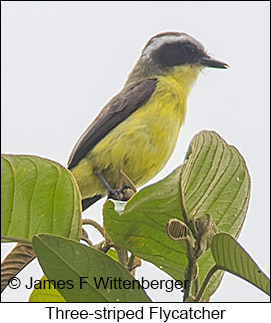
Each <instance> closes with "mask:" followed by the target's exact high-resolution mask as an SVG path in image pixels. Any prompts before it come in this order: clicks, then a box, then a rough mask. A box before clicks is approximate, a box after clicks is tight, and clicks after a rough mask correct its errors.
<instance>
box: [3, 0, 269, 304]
mask: <svg viewBox="0 0 271 323" xmlns="http://www.w3.org/2000/svg"><path fill="white" fill-rule="evenodd" d="M269 20H270V17H269V2H267V1H265V2H260V1H257V2H256V1H249V2H246V1H244V2H238V1H234V2H228V1H226V2H216V1H214V2H213V1H212V2H208V1H206V2H204V1H203V2H197V1H194V2H186V1H175V2H171V1H160V2H148V1H144V2H125V1H124V2H114V1H111V2H102V1H99V2H95V1H91V2H81V1H76V2H73V1H69V2H66V1H63V2H58V1H54V2H50V1H48V2H39V1H35V2H25V1H21V2H19V3H18V2H2V82H1V84H2V152H4V153H12V154H34V155H38V156H42V157H46V158H50V159H52V160H55V161H57V162H60V163H61V164H63V165H65V166H66V164H67V160H68V157H69V154H70V152H71V150H72V148H73V145H74V144H75V142H76V141H77V139H78V138H79V136H80V135H81V134H82V132H83V131H84V130H85V128H86V127H87V126H88V124H89V123H90V122H91V121H92V120H93V119H94V117H95V116H96V114H97V113H98V112H99V110H100V109H101V108H102V107H103V106H104V104H105V103H106V102H107V101H108V100H109V99H110V98H111V97H112V96H113V95H115V94H116V93H117V92H118V91H119V90H120V89H121V88H122V86H123V84H124V82H125V80H126V77H127V75H128V73H129V72H130V70H131V69H132V67H133V65H134V64H135V62H136V60H137V59H138V57H139V55H140V51H141V50H142V48H143V47H144V45H145V43H146V42H147V40H148V39H149V38H150V37H151V36H153V35H155V34H157V33H159V32H163V31H184V32H187V33H189V34H190V35H192V36H194V37H195V38H197V39H198V40H200V41H201V42H202V43H203V44H204V45H205V46H206V48H207V49H208V51H209V52H210V53H211V54H212V55H214V56H215V57H217V58H219V59H221V60H223V61H225V62H227V63H228V64H229V65H230V68H229V69H228V70H215V69H206V70H205V71H204V72H203V73H202V74H201V75H200V77H199V79H198V81H197V84H196V86H195V87H194V88H193V90H192V93H191V95H190V97H189V100H188V109H187V116H186V122H185V125H184V126H183V128H182V130H181V133H180V136H179V140H178V142H177V146H176V149H175V151H174V153H173V155H172V157H171V159H170V161H169V162H168V164H167V165H166V167H165V168H164V169H163V171H161V172H160V173H159V174H158V175H157V176H156V177H155V178H154V179H153V180H152V181H151V182H150V183H153V182H156V181H158V180H160V179H162V178H164V177H165V176H166V175H168V174H169V173H170V172H171V171H172V170H173V169H174V168H176V167H177V166H179V165H180V164H181V163H182V161H183V159H184V156H185V153H186V150H187V147H188V145H189V142H190V141H191V139H192V138H193V136H194V135H195V134H196V133H198V132H199V131H200V130H203V129H207V130H215V131H216V132H218V133H219V134H220V135H221V136H222V137H223V138H224V139H225V140H226V141H227V142H228V143H230V144H232V145H234V146H236V147H237V148H238V149H239V151H240V152H241V154H242V155H243V156H244V158H245V160H246V163H247V166H248V169H249V172H250V175H251V179H252V192H251V199H250V205H249V210H248V214H247V218H246V220H245V223H244V226H243V229H242V232H241V235H240V237H239V240H238V241H239V242H240V243H241V244H242V246H243V247H244V248H245V249H246V250H247V251H248V252H249V253H250V254H251V256H252V257H253V258H254V260H255V261H256V262H257V263H258V265H259V266H260V267H261V268H262V270H263V271H264V272H265V273H267V274H268V275H269V270H270V268H269V263H270V249H269V246H270V230H269V228H270V210H269V200H270V199H269V194H270V192H269V164H270V160H269V127H270V124H269V113H270V112H269V111H270V107H269V86H270V84H269V70H270V65H269V57H270V52H269V46H270V42H269V37H270V35H269V30H270V26H269ZM103 203H104V200H103V201H100V202H98V203H96V204H95V205H94V206H93V207H91V208H89V209H88V210H87V211H86V212H84V213H83V217H91V218H94V219H96V220H97V221H99V222H100V223H101V222H102V216H101V208H102V204H103ZM89 232H90V236H91V237H92V238H93V239H94V240H95V241H99V239H100V236H99V235H98V234H97V233H96V232H95V231H94V230H90V231H89ZM12 247H13V244H5V245H4V246H3V245H2V258H3V257H4V256H5V255H6V254H7V253H8V252H9V251H10V250H11V249H12ZM19 275H20V276H19V277H21V278H22V279H23V280H27V279H29V276H33V277H34V279H39V278H40V277H41V275H42V274H41V271H40V269H39V267H38V265H37V261H34V262H33V263H32V264H31V265H30V266H29V267H27V268H26V269H25V270H24V271H22V272H21V273H20V274H19ZM142 276H144V278H145V279H169V276H167V275H165V274H164V273H163V272H161V271H160V270H159V269H157V268H156V267H155V266H153V265H151V264H147V263H144V265H143V266H142V267H141V268H139V269H138V270H137V277H138V278H139V277H142ZM149 294H150V296H151V298H152V299H153V300H154V301H179V300H180V295H179V293H178V292H175V293H173V292H172V293H167V292H165V291H157V290H156V291H155V290H153V291H151V292H149ZM28 295H29V292H28V291H26V290H24V289H20V288H19V289H18V290H9V289H6V291H5V292H4V293H3V296H2V301H26V300H27V299H28ZM211 300H212V301H217V302H222V301H256V302H258V301H269V298H268V297H267V296H266V295H265V294H264V293H262V292H261V291H259V290H258V289H257V288H255V287H253V286H252V285H250V284H248V283H247V282H245V281H243V280H241V279H239V278H235V277H234V276H233V275H230V274H225V277H224V278H223V281H222V284H221V286H220V287H219V289H218V291H217V292H216V293H215V294H214V295H213V297H212V298H211Z"/></svg>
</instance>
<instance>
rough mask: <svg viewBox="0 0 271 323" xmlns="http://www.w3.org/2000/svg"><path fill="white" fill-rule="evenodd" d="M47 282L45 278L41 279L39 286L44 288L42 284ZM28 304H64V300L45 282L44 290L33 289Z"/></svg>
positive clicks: (51, 285)
mask: <svg viewBox="0 0 271 323" xmlns="http://www.w3.org/2000/svg"><path fill="white" fill-rule="evenodd" d="M45 281H48V279H47V278H46V276H43V277H42V278H41V285H42V286H44V282H45ZM28 302H35V303H37V302H38V303H51V302H57V303H61V302H66V301H65V298H64V297H63V296H61V294H60V293H59V292H58V290H57V289H55V288H54V286H53V284H51V283H48V282H46V284H45V288H40V289H34V290H33V291H32V293H31V294H30V296H29V299H28Z"/></svg>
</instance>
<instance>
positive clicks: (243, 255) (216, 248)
mask: <svg viewBox="0 0 271 323" xmlns="http://www.w3.org/2000/svg"><path fill="white" fill-rule="evenodd" d="M211 250H212V254H213V257H214V259H215V262H216V264H217V265H218V266H219V267H220V268H221V269H222V270H226V271H228V272H230V273H232V274H234V275H237V276H239V277H240V278H243V279H245V280H247V281H248V282H250V283H251V284H253V285H254V286H256V287H258V288H259V289H261V290H262V291H264V292H265V293H267V294H268V295H270V280H269V279H268V277H267V276H266V275H265V274H264V273H263V272H262V271H261V269H260V268H259V267H258V266H257V264H256V263H255V262H254V261H253V259H252V258H251V257H250V255H249V254H248V253H247V252H246V251H245V250H244V249H243V248H242V247H241V246H240V244H239V243H238V242H237V241H236V240H235V239H234V238H233V237H232V236H231V235H229V234H227V233H218V234H217V235H215V236H214V238H213V240H212V246H211Z"/></svg>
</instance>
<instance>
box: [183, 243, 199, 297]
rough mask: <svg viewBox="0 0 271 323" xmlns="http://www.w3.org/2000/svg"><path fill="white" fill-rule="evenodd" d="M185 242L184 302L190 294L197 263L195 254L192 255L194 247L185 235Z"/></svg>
mask: <svg viewBox="0 0 271 323" xmlns="http://www.w3.org/2000/svg"><path fill="white" fill-rule="evenodd" d="M185 242H186V245H187V259H188V265H187V268H186V273H185V280H187V284H186V288H185V290H184V295H183V300H184V302H185V300H186V299H187V298H188V297H189V296H190V293H191V287H192V281H193V277H194V273H195V270H196V264H197V258H195V256H194V249H193V246H192V240H191V238H190V237H186V239H185Z"/></svg>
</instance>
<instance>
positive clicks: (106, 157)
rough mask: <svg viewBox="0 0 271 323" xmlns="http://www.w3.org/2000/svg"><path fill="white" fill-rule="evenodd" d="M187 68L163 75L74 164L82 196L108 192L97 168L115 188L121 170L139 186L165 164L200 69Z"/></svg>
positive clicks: (171, 150) (174, 142) (172, 148)
mask: <svg viewBox="0 0 271 323" xmlns="http://www.w3.org/2000/svg"><path fill="white" fill-rule="evenodd" d="M187 68H188V69H187V70H186V69H185V68H184V67H182V73H180V71H174V73H173V72H172V73H171V75H167V76H160V77H159V78H158V83H157V87H156V90H155V92H154V93H153V94H152V96H151V98H150V99H149V101H148V102H147V103H145V104H144V105H143V106H142V107H140V108H139V109H138V110H137V111H135V112H134V113H133V114H131V115H130V116H129V117H128V118H127V119H126V120H124V121H123V122H121V123H120V124H119V125H118V126H117V127H116V128H114V129H113V130H112V131H111V132H110V133H109V134H108V135H107V136H106V137H105V138H103V139H102V140H101V141H100V142H99V143H98V144H97V145H96V146H95V147H94V148H93V149H92V151H91V152H90V153H89V154H88V155H87V157H86V159H85V161H83V162H82V163H80V164H79V165H78V166H77V167H75V169H74V170H73V173H74V175H75V177H76V179H77V181H78V184H79V187H80V190H81V193H82V195H83V197H87V196H93V195H95V194H105V193H106V191H105V189H104V187H103V185H102V183H101V182H100V180H99V179H98V178H97V177H96V176H93V178H92V176H91V175H92V174H93V172H94V170H97V171H100V172H102V174H103V175H104V177H105V178H106V180H107V181H108V182H109V183H110V185H111V186H112V187H114V186H115V183H116V180H117V176H118V171H119V170H120V169H122V170H123V172H124V173H125V174H126V175H127V176H128V177H129V178H130V179H131V180H132V181H133V182H134V184H135V185H136V186H141V185H143V184H145V183H146V182H147V181H149V180H150V179H151V178H153V177H154V176H155V175H156V174H157V173H158V172H159V171H160V170H161V169H162V168H163V167H164V166H165V164H166V163H167V161H168V159H169V157H170V156H171V154H172V152H173V150H174V147H175V145H176V141H177V138H178V134H179V130H180V127H181V125H182V123H183V122H184V119H185V113H186V99H187V95H188V93H189V90H190V88H191V86H192V84H193V82H194V80H195V79H196V76H197V75H198V72H199V70H197V71H192V70H190V69H189V67H187ZM192 72H193V73H192ZM187 76H190V79H188V78H187ZM83 170H84V176H83ZM86 171H87V172H88V173H89V174H90V177H87V176H86V174H85V172H86Z"/></svg>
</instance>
